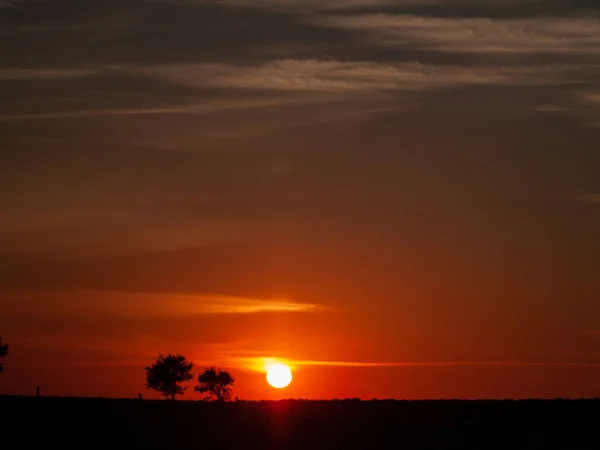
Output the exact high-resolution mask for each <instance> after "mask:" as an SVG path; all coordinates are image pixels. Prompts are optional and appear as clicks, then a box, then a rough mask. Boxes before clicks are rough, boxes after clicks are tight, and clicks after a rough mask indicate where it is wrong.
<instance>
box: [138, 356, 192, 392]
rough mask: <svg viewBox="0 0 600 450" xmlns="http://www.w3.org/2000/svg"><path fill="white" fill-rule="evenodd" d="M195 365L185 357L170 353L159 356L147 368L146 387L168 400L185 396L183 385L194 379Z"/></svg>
mask: <svg viewBox="0 0 600 450" xmlns="http://www.w3.org/2000/svg"><path fill="white" fill-rule="evenodd" d="M193 366H194V364H193V363H192V362H191V361H188V360H187V359H186V358H185V356H182V355H179V354H176V355H173V354H171V353H169V354H168V355H166V356H165V355H162V354H161V355H159V356H158V358H156V361H154V362H153V363H152V365H151V366H148V367H146V369H145V370H146V387H147V388H149V389H154V390H155V391H157V392H160V393H161V394H162V395H164V396H165V397H167V398H170V399H171V400H175V397H176V396H177V395H183V393H184V392H185V390H186V389H187V387H186V386H182V385H181V384H182V383H185V382H186V381H190V380H191V379H192V378H193V376H194V375H193V374H192V368H193Z"/></svg>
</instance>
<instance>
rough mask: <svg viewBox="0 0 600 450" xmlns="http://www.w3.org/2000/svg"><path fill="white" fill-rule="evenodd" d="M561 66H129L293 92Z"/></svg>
mask: <svg viewBox="0 0 600 450" xmlns="http://www.w3.org/2000/svg"><path fill="white" fill-rule="evenodd" d="M570 69H571V68H570V67H568V66H565V67H535V66H533V67H530V66H517V67H512V66H511V67H464V66H458V65H433V64H431V65H428V64H421V63H418V62H410V63H378V62H374V61H360V62H358V61H337V60H315V59H307V60H294V59H284V60H275V61H269V62H267V63H264V64H259V65H251V66H249V65H244V66H241V65H231V64H188V65H163V66H144V67H130V68H128V70H130V71H132V72H136V73H139V74H142V75H145V76H153V77H157V78H160V79H163V80H168V81H169V82H171V83H178V84H183V85H187V86H197V87H207V86H210V87H218V88H237V89H256V90H275V91H288V92H293V91H298V92H330V93H343V92H356V91H367V92H372V91H385V90H407V91H414V90H423V89H434V88H442V87H450V86H460V85H476V84H499V85H504V84H520V83H524V84H527V83H536V84H542V83H544V82H551V81H553V80H558V79H560V75H561V74H562V73H563V71H568V70H570Z"/></svg>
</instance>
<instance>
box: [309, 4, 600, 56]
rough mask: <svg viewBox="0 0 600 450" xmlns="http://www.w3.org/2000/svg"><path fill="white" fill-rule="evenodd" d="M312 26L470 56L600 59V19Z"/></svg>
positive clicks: (403, 20) (350, 20) (406, 19)
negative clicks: (599, 56)
mask: <svg viewBox="0 0 600 450" xmlns="http://www.w3.org/2000/svg"><path fill="white" fill-rule="evenodd" d="M309 22H310V23H311V24H315V25H321V26H325V27H333V28H340V29H345V30H357V31H364V32H367V33H370V35H371V38H372V39H375V41H376V42H377V43H378V44H380V45H385V46H390V45H391V46H402V47H407V46H408V47H410V48H418V49H427V50H436V51H443V52H467V53H488V54H489V53H517V54H527V53H576V54H590V55H596V54H599V53H600V19H598V18H595V17H582V18H564V19H563V18H533V19H517V20H502V19H491V18H443V17H427V16H415V15H409V14H396V15H395V14H385V13H380V14H364V15H330V16H315V17H313V18H311V19H309Z"/></svg>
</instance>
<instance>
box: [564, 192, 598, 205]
mask: <svg viewBox="0 0 600 450" xmlns="http://www.w3.org/2000/svg"><path fill="white" fill-rule="evenodd" d="M570 198H571V200H574V201H578V202H585V203H600V194H594V193H589V194H578V195H574V196H571V197H570Z"/></svg>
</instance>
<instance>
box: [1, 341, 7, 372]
mask: <svg viewBox="0 0 600 450" xmlns="http://www.w3.org/2000/svg"><path fill="white" fill-rule="evenodd" d="M6 355H8V344H4V345H2V338H0V358H4V357H5V356H6ZM3 370H4V365H3V364H2V362H0V373H2V371H3Z"/></svg>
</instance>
